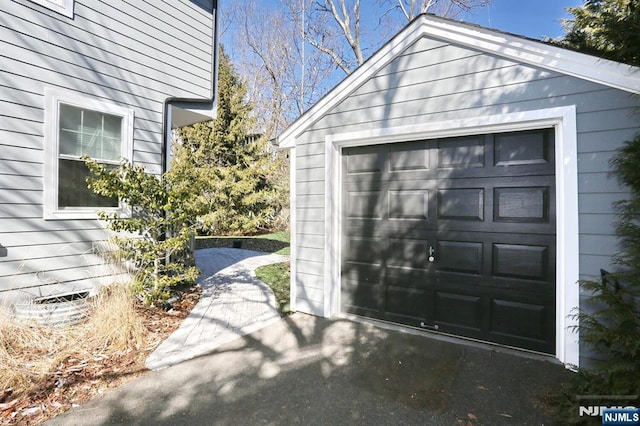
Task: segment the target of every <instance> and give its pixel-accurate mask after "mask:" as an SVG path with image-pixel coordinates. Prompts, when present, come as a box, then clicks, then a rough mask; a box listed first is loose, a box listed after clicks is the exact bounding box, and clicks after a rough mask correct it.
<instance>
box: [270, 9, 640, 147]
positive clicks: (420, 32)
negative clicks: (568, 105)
mask: <svg viewBox="0 0 640 426" xmlns="http://www.w3.org/2000/svg"><path fill="white" fill-rule="evenodd" d="M424 36H428V37H433V38H436V39H438V40H441V41H445V42H449V43H454V44H458V45H461V46H466V47H469V48H472V49H475V50H479V51H483V52H486V53H490V54H493V55H496V56H500V57H504V58H508V59H512V60H514V61H517V62H521V63H526V64H530V65H534V66H537V67H540V68H544V69H547V70H550V71H555V72H559V73H562V74H566V75H571V76H573V77H577V78H581V79H584V80H589V81H592V82H595V83H599V84H603V85H605V86H608V87H613V88H616V89H620V90H624V91H626V92H630V93H640V68H638V67H633V66H630V65H626V64H622V63H619V62H614V61H610V60H607V59H602V58H598V57H595V56H591V55H587V54H584V53H579V52H574V51H572V50H568V49H564V48H560V47H556V46H552V45H549V44H546V43H542V42H539V41H535V40H529V39H526V38H523V37H519V36H515V35H511V34H506V33H502V32H499V31H496V30H491V29H487V28H483V27H479V26H476V25H471V24H466V23H464V22H457V21H452V20H449V19H443V18H438V17H435V16H429V15H422V16H420V17H419V18H417V19H415V20H414V21H413V22H412V23H411V24H409V25H408V26H407V27H405V29H404V30H402V31H401V32H400V33H398V35H396V37H394V38H393V39H391V41H389V42H388V43H387V44H386V45H384V46H383V47H382V48H381V49H380V50H378V52H376V53H375V54H374V55H373V56H372V57H371V58H370V59H369V60H367V61H366V62H365V63H364V64H363V65H362V66H360V67H359V68H358V69H356V70H355V71H354V72H353V73H352V74H351V75H349V76H348V77H347V78H345V79H344V80H343V81H342V82H341V83H339V84H338V85H337V86H336V87H335V88H334V89H333V90H332V91H330V92H329V93H328V94H327V95H326V96H325V97H324V98H322V99H321V100H320V101H318V103H316V104H315V105H314V106H313V107H312V108H311V109H309V110H308V111H307V112H306V113H305V114H303V115H302V116H301V117H300V118H298V120H296V121H295V122H294V123H292V124H291V126H289V127H288V128H287V129H286V130H285V131H284V132H283V133H282V135H280V137H279V140H280V143H279V147H280V148H291V147H292V146H294V145H295V142H296V138H297V137H298V136H299V135H300V134H302V133H303V132H304V131H305V130H306V129H307V128H309V127H310V126H311V125H312V124H313V123H315V122H316V121H317V120H319V119H320V118H322V117H323V116H324V115H325V114H326V113H327V112H328V111H329V110H330V109H331V108H333V107H334V106H335V105H337V104H338V103H339V102H341V101H342V100H343V99H345V98H346V97H347V96H348V95H349V94H350V93H351V92H353V91H354V90H355V89H356V88H358V87H360V86H361V85H362V84H364V83H365V82H366V81H367V80H368V79H369V78H371V77H372V76H373V75H374V74H375V73H376V72H377V71H378V70H380V69H382V68H383V67H384V66H385V65H387V64H388V63H389V62H391V61H392V60H393V59H394V58H395V57H396V56H397V55H399V54H400V53H402V51H403V50H404V49H406V48H407V47H409V46H410V45H411V44H413V43H414V42H415V41H417V40H418V39H420V38H422V37H424Z"/></svg>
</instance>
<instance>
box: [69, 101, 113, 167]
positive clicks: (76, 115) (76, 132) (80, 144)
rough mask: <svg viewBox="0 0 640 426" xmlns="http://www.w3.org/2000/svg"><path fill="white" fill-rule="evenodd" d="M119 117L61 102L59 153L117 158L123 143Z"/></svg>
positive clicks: (107, 158) (109, 158)
mask: <svg viewBox="0 0 640 426" xmlns="http://www.w3.org/2000/svg"><path fill="white" fill-rule="evenodd" d="M121 128H122V117H119V116H117V115H111V114H104V113H101V112H98V111H91V110H87V109H81V108H76V107H72V106H69V105H64V104H63V105H60V132H59V140H60V154H63V155H73V156H76V157H81V156H82V155H88V156H89V157H91V158H95V159H98V160H113V161H117V160H118V159H119V158H120V155H121V154H120V153H121V145H122V134H121Z"/></svg>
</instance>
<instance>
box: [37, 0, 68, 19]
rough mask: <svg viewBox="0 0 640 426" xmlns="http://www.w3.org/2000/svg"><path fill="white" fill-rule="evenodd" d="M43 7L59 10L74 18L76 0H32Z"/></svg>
mask: <svg viewBox="0 0 640 426" xmlns="http://www.w3.org/2000/svg"><path fill="white" fill-rule="evenodd" d="M31 1H32V2H34V3H37V4H39V5H40V6H42V7H46V8H47V9H49V10H53V11H54V12H58V13H60V14H62V15H64V16H66V17H67V18H71V19H73V4H74V2H75V0H31Z"/></svg>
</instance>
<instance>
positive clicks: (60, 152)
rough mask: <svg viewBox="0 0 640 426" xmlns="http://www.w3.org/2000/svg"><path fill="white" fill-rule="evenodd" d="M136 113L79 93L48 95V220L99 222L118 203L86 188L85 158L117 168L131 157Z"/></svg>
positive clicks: (117, 208) (52, 91)
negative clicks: (98, 216) (98, 213)
mask: <svg viewBox="0 0 640 426" xmlns="http://www.w3.org/2000/svg"><path fill="white" fill-rule="evenodd" d="M133 117H134V113H133V110H131V109H128V108H123V107H120V106H118V105H114V104H111V103H108V102H105V101H102V100H99V99H94V98H88V97H85V96H81V95H78V94H77V93H75V92H68V91H62V90H58V89H46V90H45V120H44V121H45V136H44V139H45V164H44V218H45V219H95V218H97V212H98V211H117V210H119V209H120V208H121V206H120V203H119V201H118V200H117V199H112V198H107V197H103V196H99V195H96V194H94V193H93V191H91V190H90V189H88V188H87V183H86V178H87V177H88V176H89V174H90V173H89V169H88V168H87V166H86V165H85V162H84V161H83V160H82V156H83V155H87V156H89V157H91V158H93V159H95V160H97V161H98V162H99V163H102V164H107V165H113V166H114V167H115V166H117V165H118V164H119V163H120V161H121V159H122V158H125V159H128V160H131V158H132V156H133Z"/></svg>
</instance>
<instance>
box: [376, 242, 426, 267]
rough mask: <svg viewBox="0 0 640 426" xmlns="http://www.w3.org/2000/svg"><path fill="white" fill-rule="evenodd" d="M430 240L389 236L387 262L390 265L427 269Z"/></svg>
mask: <svg viewBox="0 0 640 426" xmlns="http://www.w3.org/2000/svg"><path fill="white" fill-rule="evenodd" d="M433 246H434V243H433V242H432V241H429V240H416V239H409V238H402V239H399V238H389V249H388V251H387V253H386V263H387V266H389V267H396V268H412V269H416V268H418V269H426V268H427V267H428V266H429V263H430V262H429V260H428V259H429V247H433Z"/></svg>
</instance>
